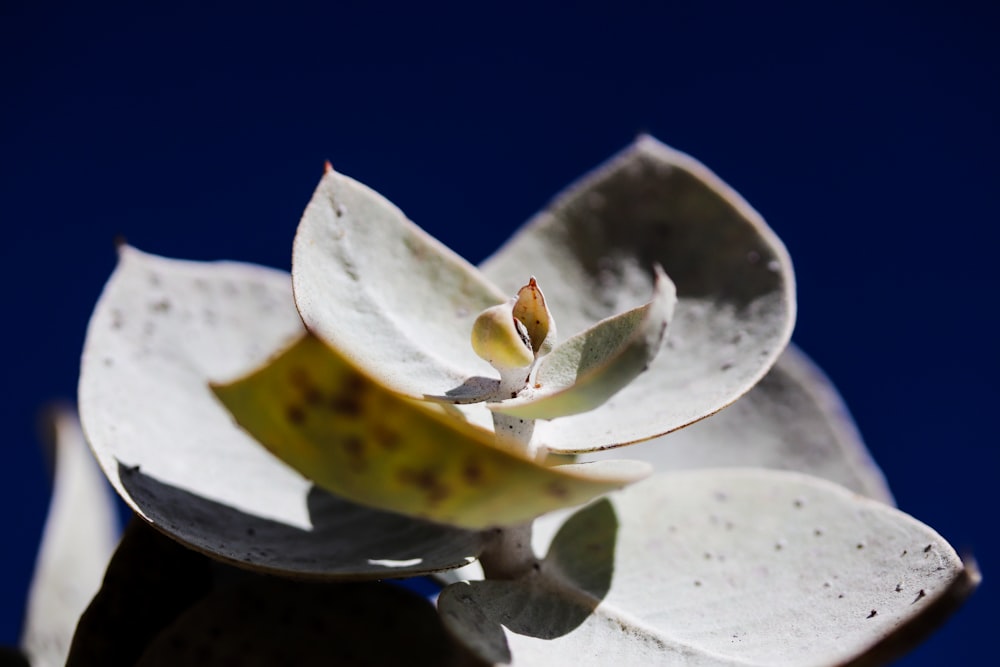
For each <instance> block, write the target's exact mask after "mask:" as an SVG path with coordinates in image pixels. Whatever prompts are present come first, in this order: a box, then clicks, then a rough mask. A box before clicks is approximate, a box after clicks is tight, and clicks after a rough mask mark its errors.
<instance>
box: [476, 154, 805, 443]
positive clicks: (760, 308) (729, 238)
mask: <svg viewBox="0 0 1000 667" xmlns="http://www.w3.org/2000/svg"><path fill="white" fill-rule="evenodd" d="M656 264H658V265H660V266H662V267H663V270H664V271H665V272H666V274H667V275H668V276H670V279H671V280H672V281H673V282H674V284H675V285H676V287H677V298H678V303H677V308H676V311H675V312H674V316H673V318H672V320H671V322H670V333H669V335H668V337H667V343H666V348H665V349H664V350H662V351H661V352H660V354H659V355H658V356H657V357H656V359H655V360H654V361H653V362H652V364H651V365H650V368H649V370H648V371H646V372H645V373H642V374H641V375H639V376H638V377H637V378H636V379H635V380H634V381H633V382H632V383H631V384H629V385H628V386H627V387H625V388H624V389H622V390H621V391H620V392H618V393H617V394H615V395H614V396H613V397H612V398H611V399H610V400H608V401H607V402H606V403H604V404H603V405H601V406H600V407H598V408H596V409H594V410H592V411H589V412H584V413H582V414H578V415H573V416H572V417H568V418H565V419H557V420H554V421H552V422H542V423H539V424H538V425H537V427H536V429H535V438H536V439H537V440H538V441H539V442H540V443H542V444H544V445H546V446H547V447H548V448H549V449H550V450H552V451H557V452H559V451H562V452H582V451H587V450H595V449H605V448H607V447H609V446H618V445H624V444H629V443H633V442H638V441H641V440H646V439H649V438H652V437H655V436H658V435H662V434H664V433H668V432H670V431H674V430H676V429H679V428H681V427H683V426H686V425H688V424H691V423H693V422H696V421H698V420H699V419H702V418H704V417H707V416H708V415H711V414H713V413H715V412H717V411H718V410H719V409H721V408H722V407H724V406H726V405H728V404H730V403H732V402H733V401H735V400H736V399H737V398H739V397H740V396H741V395H742V394H744V393H746V392H747V391H748V390H749V389H750V388H751V387H753V386H754V384H756V382H757V381H758V380H760V378H761V377H763V375H764V374H765V373H766V372H767V370H768V369H769V368H770V367H771V365H772V364H773V363H774V362H775V360H776V359H777V358H778V355H779V354H780V353H781V350H782V349H784V347H785V345H786V344H787V343H788V340H789V338H790V336H791V332H792V325H793V324H794V322H795V279H794V276H793V274H792V265H791V261H790V260H789V258H788V253H787V252H786V251H785V248H784V246H783V245H782V244H781V241H780V240H779V239H778V238H777V237H776V236H775V234H774V233H773V232H772V231H771V230H770V229H769V228H768V226H767V225H766V223H765V222H764V220H763V219H762V218H761V216H760V215H759V214H758V213H757V212H756V211H755V210H753V208H751V207H750V205H749V204H747V202H746V201H744V200H743V198H741V197H740V196H739V195H738V194H737V193H736V192H734V191H733V190H732V189H731V188H730V187H729V186H727V185H726V184H725V183H723V182H722V181H721V180H720V179H719V178H718V177H717V176H716V175H715V174H713V173H712V172H711V171H709V170H708V169H707V168H706V167H705V166H704V165H702V164H701V163H699V162H698V161H697V160H695V159H693V158H691V157H689V156H687V155H684V154H683V153H679V152H677V151H674V150H672V149H670V148H668V147H667V146H664V145H663V144H661V143H660V142H658V141H656V140H655V139H653V138H652V137H648V136H643V137H640V138H639V139H638V140H636V142H635V143H634V144H633V145H631V146H629V147H628V148H627V149H625V150H624V151H622V152H621V153H620V154H619V155H617V156H615V157H613V158H612V159H611V160H610V161H608V162H607V163H606V164H604V165H602V166H600V167H598V168H597V169H596V170H595V171H594V172H592V173H591V174H589V175H587V176H585V177H583V178H582V179H580V180H579V181H578V182H577V183H575V184H573V185H572V186H570V187H569V188H568V189H567V190H566V191H564V192H563V193H562V194H561V195H559V196H558V197H556V199H555V200H553V202H552V203H551V204H550V205H549V206H548V207H547V208H546V209H545V210H543V211H542V212H540V213H538V214H537V215H536V216H535V217H534V218H532V219H531V220H530V221H529V222H528V223H527V224H526V225H525V226H524V227H523V228H522V229H520V230H519V231H518V232H516V233H515V234H514V236H513V237H512V238H511V239H510V240H509V241H507V243H505V244H504V245H503V246H502V247H501V248H500V249H499V250H498V251H497V252H496V253H495V254H494V255H493V256H492V257H490V258H488V259H487V260H486V261H485V262H483V264H482V265H481V269H482V272H483V273H484V274H485V275H486V276H488V277H489V278H490V279H491V280H492V281H493V282H494V283H495V284H497V285H498V286H499V287H500V289H501V290H502V291H504V292H511V293H512V290H516V289H517V288H518V287H519V285H520V281H522V280H524V278H523V276H524V275H526V274H531V275H534V276H535V277H536V278H537V279H538V283H539V284H540V285H542V286H543V287H544V289H545V299H546V303H547V305H548V307H549V310H551V311H552V314H553V316H554V317H555V319H556V321H557V322H558V323H559V330H560V332H562V334H564V335H572V334H574V333H576V332H579V331H583V330H585V329H587V328H589V327H590V326H592V325H593V324H594V323H596V322H597V321H599V320H602V319H604V318H606V317H610V316H613V315H616V314H618V313H621V312H623V311H626V310H628V309H630V308H634V307H636V306H638V305H639V304H641V303H642V302H643V301H645V300H646V299H648V295H649V294H650V293H651V292H652V287H653V283H654V273H653V270H652V267H653V266H654V265H656Z"/></svg>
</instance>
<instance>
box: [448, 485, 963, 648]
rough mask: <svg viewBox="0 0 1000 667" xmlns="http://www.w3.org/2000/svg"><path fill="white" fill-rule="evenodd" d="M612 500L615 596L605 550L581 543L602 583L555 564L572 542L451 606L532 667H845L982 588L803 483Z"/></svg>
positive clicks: (854, 506)
mask: <svg viewBox="0 0 1000 667" xmlns="http://www.w3.org/2000/svg"><path fill="white" fill-rule="evenodd" d="M610 500H611V505H612V506H613V509H614V516H615V517H616V519H617V526H616V527H615V528H616V529H615V530H612V529H610V528H608V527H605V528H604V530H603V531H602V534H604V535H605V536H608V535H613V536H614V538H613V544H609V545H606V546H605V550H607V549H611V550H612V551H613V567H612V569H611V571H610V572H606V573H603V576H606V577H607V578H608V579H610V585H608V586H607V587H606V588H605V586H604V585H601V582H602V581H605V579H602V578H601V576H600V575H601V574H602V573H601V572H599V570H600V564H601V563H602V562H604V561H602V560H600V559H594V558H593V557H590V558H589V559H588V556H587V552H588V551H592V550H593V549H594V545H588V544H587V543H586V542H582V543H578V544H577V545H576V546H575V547H573V544H572V541H570V544H568V545H567V547H568V548H570V549H572V548H576V549H577V550H578V552H579V556H580V558H582V559H584V562H590V563H592V564H594V566H595V567H596V568H597V570H598V572H596V574H595V570H594V568H591V569H590V570H588V569H586V568H582V569H580V570H579V571H577V572H573V571H571V570H567V568H566V567H550V566H549V562H550V560H551V559H552V553H553V550H554V549H555V545H557V544H558V543H559V541H560V539H561V538H560V536H557V537H556V538H555V540H554V541H553V549H550V551H549V554H550V555H549V556H548V557H547V558H546V561H545V562H544V563H543V565H542V568H541V571H540V573H539V574H538V575H531V576H528V577H526V578H524V579H521V580H517V581H510V582H503V581H485V582H472V583H471V584H455V585H453V586H452V587H450V588H449V589H446V591H445V592H443V593H442V596H441V598H442V600H445V607H446V610H447V609H448V608H450V609H451V610H452V611H453V612H454V611H455V609H456V608H455V607H454V606H450V605H449V604H448V602H447V601H448V599H449V597H462V598H464V605H465V606H466V607H468V606H470V605H471V604H473V603H475V608H476V609H478V610H479V611H481V612H482V613H483V615H484V616H485V617H486V618H487V619H488V620H490V621H492V624H493V625H492V626H491V625H490V624H486V623H484V622H483V621H482V620H480V623H479V626H481V627H482V632H483V633H484V636H486V637H489V636H491V634H490V633H493V632H495V628H496V625H497V624H501V623H502V624H503V625H504V626H506V628H508V629H506V630H504V632H505V634H506V639H507V642H508V643H509V646H510V651H511V653H512V655H513V664H514V665H521V666H528V665H532V666H533V665H569V666H573V667H584V666H587V665H606V664H608V663H609V661H612V660H613V661H614V662H616V663H617V662H620V663H621V664H629V665H632V664H635V665H660V664H662V665H672V664H678V663H683V664H685V665H745V666H746V665H762V666H763V665H795V666H802V665H842V664H848V663H850V664H855V663H853V662H852V661H854V660H861V659H863V658H868V659H872V660H873V661H875V662H876V663H877V662H884V661H887V660H889V659H891V658H893V657H896V656H897V655H898V654H899V653H901V652H903V651H905V650H907V649H909V648H910V647H912V645H913V644H915V643H917V642H918V641H920V640H921V639H922V638H923V636H924V635H925V634H927V632H928V626H929V625H930V626H933V625H934V624H936V623H939V622H940V621H941V620H942V619H943V618H944V617H945V616H947V615H948V613H950V612H951V611H952V610H953V609H954V608H956V607H957V606H958V605H959V604H960V603H961V602H962V600H963V599H964V598H965V597H966V596H967V595H968V594H969V593H970V592H971V591H972V590H973V589H974V588H975V586H976V584H977V583H978V573H977V572H976V571H975V569H974V568H966V567H965V566H964V565H963V564H962V562H961V560H960V559H959V558H958V556H957V554H956V553H955V551H954V550H953V549H952V548H951V547H950V546H949V545H948V544H947V542H945V541H944V540H943V539H942V538H941V537H940V536H939V535H938V534H937V533H935V532H934V531H933V530H932V529H930V528H928V527H927V526H925V525H923V524H921V523H919V522H918V521H916V520H915V519H913V518H911V517H909V516H907V515H905V514H903V513H901V512H899V511H898V510H895V509H893V508H891V507H889V506H887V505H885V504H883V503H880V502H876V501H872V500H868V499H866V498H862V497H860V496H857V495H855V494H853V493H851V492H850V491H847V490H846V489H843V488H842V487H839V486H836V485H834V484H831V483H829V482H826V481H824V480H819V479H817V478H814V477H808V476H805V475H800V474H798V473H790V472H783V471H772V470H757V469H726V470H700V471H690V472H680V473H671V474H663V475H657V476H655V477H653V478H651V479H649V480H647V481H645V482H642V483H640V484H637V485H635V486H633V487H630V488H628V489H625V490H624V491H621V492H617V493H615V494H612V495H611V496H610ZM586 511H587V510H583V512H586ZM571 520H572V519H571ZM603 539H606V540H611V539H612V538H608V537H605V538H603ZM544 546H545V545H544V544H542V543H540V542H536V547H542V548H543V549H544ZM559 561H560V562H562V563H566V562H569V563H572V562H574V559H573V558H572V557H570V556H569V555H568V554H565V553H564V554H562V555H561V556H560V558H559ZM595 582H597V585H595ZM458 587H463V588H458ZM453 589H454V591H456V592H452V593H449V594H448V595H445V593H448V591H451V590H453ZM459 594H460V595H459ZM528 601H531V604H528V603H527V602H528ZM557 610H558V611H559V613H554V611H557ZM455 613H457V614H458V615H459V616H460V617H461V610H459V611H457V612H455ZM442 616H443V618H444V620H445V622H446V624H449V623H453V620H452V621H450V620H449V616H448V614H442ZM452 627H454V625H452ZM472 627H473V626H472V625H467V626H466V629H467V630H469V629H470V628H472ZM510 628H518V629H519V630H520V632H522V633H527V634H518V633H514V632H511V631H510V630H509V629H510ZM543 637H544V638H543ZM477 639H478V638H473V639H472V641H470V642H468V644H469V645H470V648H474V649H475V648H477V646H478V647H479V648H481V647H482V646H483V645H490V646H495V645H496V643H495V640H493V643H492V644H485V643H483V642H478V643H477Z"/></svg>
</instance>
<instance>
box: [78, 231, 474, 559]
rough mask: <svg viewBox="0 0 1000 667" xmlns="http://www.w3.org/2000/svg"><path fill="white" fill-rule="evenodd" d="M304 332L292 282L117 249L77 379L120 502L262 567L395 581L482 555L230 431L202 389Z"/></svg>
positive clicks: (465, 536)
mask: <svg viewBox="0 0 1000 667" xmlns="http://www.w3.org/2000/svg"><path fill="white" fill-rule="evenodd" d="M303 333H304V329H303V327H302V323H301V320H300V319H299V316H298V313H297V312H296V310H295V308H294V305H293V303H292V295H291V281H290V278H289V276H288V274H285V273H281V272H279V271H274V270H272V269H267V268H264V267H259V266H251V265H246V264H233V263H214V264H209V263H198V262H184V261H177V260H170V259H165V258H161V257H155V256H153V255H147V254H145V253H142V252H139V251H138V250H135V249H134V248H128V247H124V248H122V249H121V251H120V261H119V266H118V267H117V268H116V269H115V272H114V274H113V275H112V277H111V279H110V280H109V281H108V285H107V286H106V287H105V289H104V293H103V294H102V295H101V299H100V301H99V302H98V304H97V308H96V309H95V312H94V315H93V317H92V319H91V322H90V326H89V328H88V332H87V342H86V345H85V348H84V354H83V368H82V371H81V379H80V412H81V418H82V420H83V424H84V429H85V430H86V432H87V436H88V439H89V441H90V443H91V446H92V447H93V449H94V453H95V454H96V455H97V458H98V460H99V462H100V464H101V467H102V468H103V469H104V473H105V474H106V475H107V477H108V478H109V479H110V480H111V483H112V485H113V486H114V487H115V489H116V490H117V491H118V493H119V494H120V495H121V496H122V497H123V498H124V499H125V501H126V502H127V503H128V504H129V505H130V506H131V507H132V508H133V509H134V510H135V511H136V512H137V513H138V514H139V515H140V516H142V517H143V518H144V519H145V520H146V521H148V522H150V523H152V524H154V525H155V526H156V527H157V528H159V529H160V530H162V531H164V532H166V533H168V534H170V535H171V536H173V537H175V538H176V539H178V540H180V541H181V542H183V543H184V544H186V545H189V546H191V547H192V548H194V549H197V550H199V551H202V552H204V553H206V554H209V555H212V556H214V557H216V558H220V559H223V560H226V561H228V562H232V563H233V564H236V565H241V566H244V567H250V568H256V569H263V570H266V571H268V572H279V573H291V574H295V575H297V576H308V577H329V578H383V577H402V576H410V575H413V574H420V573H426V572H432V571H436V570H440V569H446V568H449V567H456V566H458V565H462V564H464V563H466V562H467V559H468V558H470V557H474V556H476V555H478V554H479V552H480V550H481V540H480V538H479V537H478V536H476V535H474V534H472V533H469V532H467V531H461V530H454V529H448V528H446V527H443V526H439V525H434V526H432V525H429V524H427V523H426V522H417V521H413V520H409V519H406V518H404V517H400V516H398V515H388V514H386V513H385V512H379V511H377V510H372V509H368V508H362V507H358V506H357V505H355V504H353V503H348V502H346V501H342V500H339V499H331V498H330V497H329V496H328V495H327V494H317V493H316V492H315V491H314V490H313V487H312V485H311V484H310V483H309V482H308V481H307V480H305V479H303V478H302V477H301V476H300V475H298V474H297V473H295V472H294V471H293V470H291V469H289V468H288V467H287V466H286V465H284V464H283V463H281V462H280V461H278V460H276V459H275V458H274V457H273V456H271V454H269V453H268V452H267V451H266V450H265V449H264V448H263V447H261V446H260V444H259V443H257V442H255V441H254V440H253V439H252V438H251V437H249V436H248V435H247V434H246V433H245V432H244V431H243V430H242V429H240V428H239V427H238V426H236V425H235V424H234V423H233V420H232V417H231V416H230V414H229V413H228V412H227V411H226V409H225V407H224V406H223V405H222V404H221V403H219V401H218V399H217V398H216V397H215V396H214V395H213V394H212V391H211V389H209V386H208V385H209V382H210V381H212V380H216V381H219V380H225V379H230V378H233V377H236V376H239V375H240V374H242V373H246V372H248V371H250V370H251V369H253V368H256V367H257V366H259V365H260V364H261V363H263V362H264V361H266V360H267V359H268V357H269V356H271V355H272V354H273V353H274V352H276V351H277V350H280V349H282V348H283V347H284V346H286V345H287V344H288V343H290V342H292V341H294V340H296V339H297V338H298V337H300V336H301V335H302V334H303ZM401 556H402V558H400V557H401ZM387 561H392V562H391V563H387ZM400 561H403V562H400Z"/></svg>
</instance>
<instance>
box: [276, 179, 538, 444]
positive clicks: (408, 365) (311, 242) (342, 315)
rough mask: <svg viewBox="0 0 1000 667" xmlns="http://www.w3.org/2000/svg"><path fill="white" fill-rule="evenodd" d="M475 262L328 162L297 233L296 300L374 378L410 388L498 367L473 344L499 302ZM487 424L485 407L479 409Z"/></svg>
mask: <svg viewBox="0 0 1000 667" xmlns="http://www.w3.org/2000/svg"><path fill="white" fill-rule="evenodd" d="M527 278H528V276H527V275H523V276H521V278H520V281H521V282H520V283H519V284H518V285H517V286H515V288H514V291H512V292H511V293H510V294H506V295H505V294H503V293H501V292H498V291H497V289H496V288H495V287H494V286H493V285H491V284H490V283H489V281H488V280H486V279H485V278H484V277H483V276H482V275H481V274H480V273H479V271H478V270H476V268H475V267H473V266H472V265H470V264H469V263H468V262H466V261H465V260H463V259H462V258H461V257H459V256H458V255H456V254H455V253H454V252H452V251H451V250H449V249H448V248H447V247H445V246H444V245H442V244H441V243H440V242H438V241H437V240H436V239H434V238H433V237H431V236H430V235H428V234H427V233H426V232H424V231H423V230H422V229H420V228H419V227H417V226H416V225H415V224H413V223H412V222H410V221H409V220H407V219H406V216H404V215H403V213H402V211H400V210H399V209H398V208H396V207H395V206H394V205H393V204H392V203H390V202H389V201H387V200H386V199H385V198H384V197H382V196H381V195H380V194H378V193H377V192H375V191H374V190H371V189H370V188H368V187H366V186H365V185H362V184H361V183H359V182H357V181H355V180H353V179H351V178H349V177H347V176H344V175H343V174H338V173H337V172H335V171H333V170H332V169H330V170H328V171H327V173H326V174H325V175H324V176H323V180H322V181H320V184H319V186H318V187H317V188H316V192H315V194H314V195H313V198H312V201H310V202H309V205H308V207H307V208H306V210H305V213H304V214H303V216H302V221H301V222H300V223H299V228H298V232H297V233H296V236H295V243H294V245H293V254H292V280H293V283H294V290H295V302H296V304H297V306H298V308H299V312H301V313H302V319H303V321H304V322H305V324H306V326H307V327H308V328H309V330H310V331H312V332H313V333H315V334H316V335H317V336H319V337H320V338H321V339H322V340H324V341H326V342H327V343H329V344H330V345H331V346H332V347H334V348H335V349H337V350H339V351H340V352H341V353H343V354H344V355H346V356H348V357H350V359H351V361H352V363H354V364H356V365H357V366H358V367H360V368H361V369H362V370H363V371H364V372H365V373H366V374H368V375H370V376H371V377H373V378H374V379H376V380H377V381H379V382H380V383H382V384H384V385H386V386H388V387H391V388H392V389H394V390H396V391H399V392H401V393H404V394H408V395H410V396H414V397H421V396H423V395H425V394H433V395H439V394H444V393H445V392H447V391H448V390H449V389H452V388H453V387H456V386H458V385H460V384H461V383H462V382H463V381H464V380H465V379H466V378H468V377H469V376H473V375H485V376H487V377H489V376H492V375H495V372H494V371H493V369H492V368H491V367H490V366H489V365H488V364H487V363H486V362H485V361H483V360H481V359H480V358H479V357H477V356H476V355H475V353H474V352H473V351H472V346H471V345H470V343H469V336H470V333H471V331H472V323H473V322H474V321H475V318H476V316H477V315H479V313H480V312H481V311H483V310H484V309H486V308H488V307H490V306H495V305H497V304H500V303H503V302H504V301H506V300H507V298H508V297H510V296H513V295H514V294H515V293H516V291H517V287H520V285H522V284H524V281H525V280H526V279H527ZM475 412H476V413H478V414H479V415H480V417H481V418H482V419H483V424H488V423H489V415H488V413H486V412H485V410H478V411H475Z"/></svg>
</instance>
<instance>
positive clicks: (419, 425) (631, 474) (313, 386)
mask: <svg viewBox="0 0 1000 667" xmlns="http://www.w3.org/2000/svg"><path fill="white" fill-rule="evenodd" d="M214 389H215V392H216V394H217V395H218V396H219V398H220V399H221V400H222V402H223V403H224V404H225V405H226V406H227V407H228V408H229V409H230V411H232V413H233V415H234V416H235V417H236V420H237V422H239V423H240V425H242V426H243V427H244V428H245V429H247V431H249V432H250V433H251V434H252V435H253V436H254V437H255V438H256V439H257V440H258V441H259V442H261V443H263V444H264V446H266V447H267V448H268V449H269V450H270V451H272V452H273V453H274V454H275V455H276V456H278V458H280V459H282V460H283V461H285V462H286V463H288V464H289V465H291V466H292V467H293V468H295V469H296V470H298V471H300V472H301V473H302V474H304V475H306V476H307V477H309V478H310V479H312V480H313V481H315V482H316V484H318V485H319V486H321V487H323V488H325V489H328V490H330V491H332V492H334V493H336V494H338V495H340V496H342V497H345V498H349V499H351V500H353V501H355V502H359V503H363V504H365V505H369V506H372V507H378V508H381V509H384V510H389V511H393V512H400V513H402V514H406V515H409V516H415V517H420V518H424V519H430V520H433V521H440V522H443V523H448V524H452V525H456V526H461V527H463V528H472V529H479V528H486V527H490V526H497V525H505V524H516V523H522V522H524V521H527V520H530V519H533V518H534V517H536V516H538V515H540V514H543V513H545V512H548V511H551V510H553V509H558V508H561V507H568V506H573V505H578V504H580V503H582V502H585V501H587V500H590V499H591V498H594V497H595V496H598V495H601V494H603V493H606V492H608V491H610V490H613V489H615V488H620V487H622V486H623V485H625V484H628V483H630V482H633V481H636V480H637V479H641V478H642V477H643V476H645V475H646V474H648V466H647V465H646V464H633V463H631V462H627V461H602V462H601V465H597V466H595V465H592V464H590V465H583V466H581V465H569V466H559V467H545V466H543V465H540V464H538V463H536V462H534V461H531V460H528V459H526V458H523V457H521V456H518V455H515V454H513V453H511V452H509V451H507V450H504V449H500V448H498V447H496V446H495V445H494V435H493V434H492V433H490V432H488V431H485V430H483V429H479V428H477V427H474V426H471V425H469V424H467V423H465V422H464V421H462V420H461V419H459V418H457V417H454V416H452V415H448V414H446V413H444V412H442V411H440V410H439V409H437V406H435V405H432V404H427V403H423V402H418V401H413V400H410V399H407V398H404V397H402V396H399V395H396V394H393V393H391V392H389V391H387V390H386V389H385V388H383V387H381V386H379V385H378V384H376V383H375V382H373V381H372V380H370V379H369V378H367V377H365V376H363V375H361V374H359V372H357V371H356V370H355V369H353V368H352V367H351V365H350V364H348V363H347V362H346V361H345V360H344V359H342V358H341V357H340V356H339V355H338V354H337V353H335V352H334V351H333V350H332V349H330V348H329V347H327V345H326V344H325V343H323V342H322V341H320V340H318V339H317V338H315V337H313V336H305V337H303V338H302V339H300V340H299V341H298V342H297V343H296V344H295V345H293V346H292V347H290V348H289V349H287V350H286V351H285V352H283V353H282V354H281V355H280V356H278V357H277V358H275V359H273V360H272V361H271V362H270V363H269V364H267V365H266V366H264V367H262V368H260V369H259V370H257V371H256V372H254V373H253V374H252V375H250V376H248V377H246V378H244V379H241V380H238V381H236V382H233V383H232V384H229V385H216V386H215V387H214ZM604 464H607V465H604Z"/></svg>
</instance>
